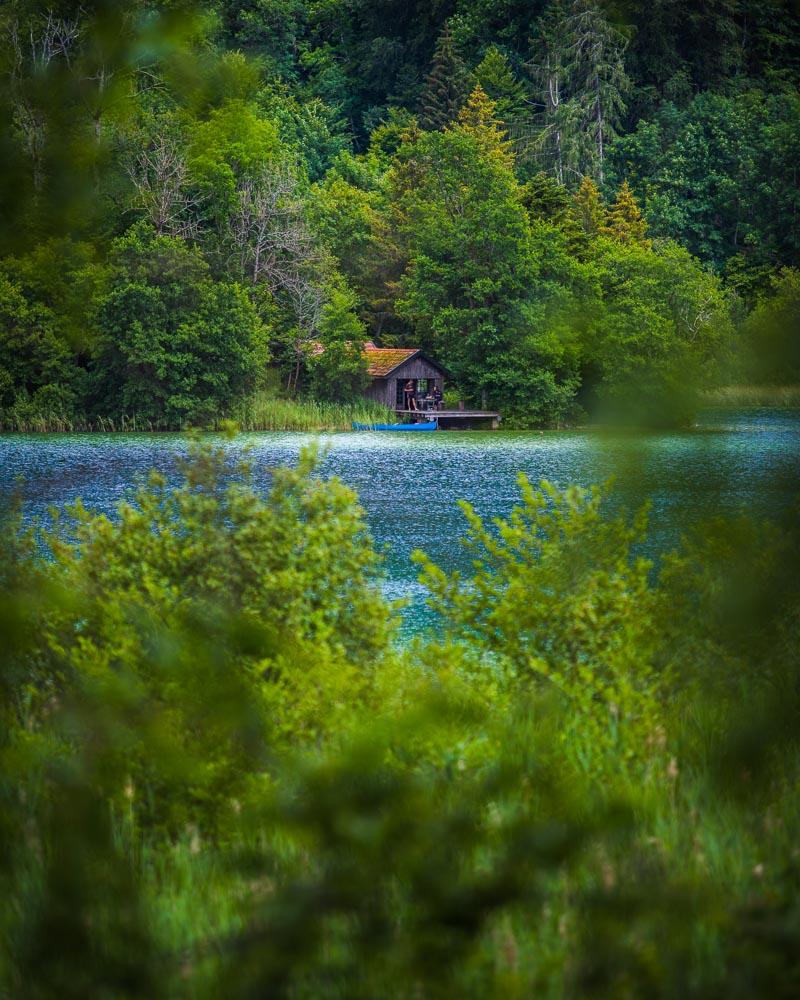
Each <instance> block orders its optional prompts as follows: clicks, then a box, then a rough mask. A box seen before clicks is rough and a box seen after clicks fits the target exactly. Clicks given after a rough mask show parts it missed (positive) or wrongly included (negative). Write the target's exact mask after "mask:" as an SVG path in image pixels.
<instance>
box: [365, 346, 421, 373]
mask: <svg viewBox="0 0 800 1000" xmlns="http://www.w3.org/2000/svg"><path fill="white" fill-rule="evenodd" d="M418 351H419V348H418V347H376V346H375V345H374V344H373V343H372V341H371V340H370V341H368V342H367V343H366V344H364V357H365V358H366V359H367V374H368V375H372V376H373V377H375V378H382V377H383V376H385V375H388V374H389V372H391V371H393V370H394V369H395V368H397V366H398V365H401V364H402V363H403V362H404V361H408V359H409V358H412V357H413V356H414V355H415V354H417V353H418Z"/></svg>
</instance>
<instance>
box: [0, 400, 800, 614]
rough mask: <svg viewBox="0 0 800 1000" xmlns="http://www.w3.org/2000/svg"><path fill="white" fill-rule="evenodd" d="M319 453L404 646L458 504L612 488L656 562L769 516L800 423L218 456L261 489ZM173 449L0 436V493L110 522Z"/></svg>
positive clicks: (34, 508) (489, 508)
mask: <svg viewBox="0 0 800 1000" xmlns="http://www.w3.org/2000/svg"><path fill="white" fill-rule="evenodd" d="M313 440H319V441H320V442H321V443H322V444H323V446H324V447H325V448H326V449H327V454H326V455H325V457H324V459H323V462H322V472H323V474H336V475H339V476H340V477H341V478H342V479H343V480H344V481H345V482H347V483H348V484H349V485H351V486H353V487H354V488H355V489H356V490H357V491H358V494H359V496H360V498H361V502H362V504H363V506H364V508H365V509H366V512H367V518H368V521H369V524H370V526H371V529H372V532H373V535H374V538H375V541H376V543H377V544H378V546H380V547H382V548H384V549H385V552H386V571H387V582H386V593H387V596H389V597H391V598H405V599H406V600H408V601H409V607H408V609H407V610H406V612H405V625H404V629H405V631H406V632H413V631H415V630H417V629H418V628H419V627H420V626H421V625H422V624H423V623H424V622H425V621H426V620H427V611H426V608H425V603H424V594H423V593H422V592H421V588H420V587H419V585H418V584H417V583H416V572H415V569H414V567H413V565H412V564H411V562H410V559H409V557H410V555H411V552H412V551H413V550H414V549H415V548H422V549H424V550H425V551H427V552H428V553H429V554H430V555H432V556H433V557H434V558H435V559H436V560H437V561H438V562H439V563H440V564H442V565H443V566H445V567H447V568H452V567H455V566H463V565H464V563H465V559H464V554H463V552H462V551H461V549H460V546H459V542H458V539H459V537H460V536H461V534H462V533H463V517H462V515H461V513H460V511H459V510H458V508H457V505H456V501H457V500H459V499H462V498H463V499H466V500H469V501H470V502H471V503H472V504H473V505H474V507H475V508H476V509H477V510H478V512H479V513H480V514H482V515H484V516H488V517H491V516H497V515H503V514H506V513H507V512H508V511H509V509H510V508H511V506H512V505H513V503H514V501H515V499H516V497H517V489H516V483H515V478H516V474H517V473H518V472H519V471H520V470H522V471H524V472H526V473H527V474H528V475H529V476H530V477H531V478H532V479H534V480H539V479H549V480H551V481H553V482H555V483H557V484H558V485H561V486H564V485H567V484H569V483H578V484H580V485H589V484H591V483H600V482H604V481H605V480H607V479H608V478H609V477H610V476H615V477H616V479H615V484H614V486H613V487H612V491H611V502H612V504H613V505H615V506H627V507H634V506H639V505H640V504H641V503H642V502H643V501H645V500H647V499H649V500H650V501H651V503H652V513H651V520H650V535H649V538H648V544H647V549H648V552H649V554H652V555H654V556H657V554H658V552H659V551H663V550H664V549H665V548H666V547H669V546H671V545H673V544H674V543H675V542H676V541H677V540H678V538H679V536H680V534H681V532H682V530H684V529H685V528H686V527H687V526H688V525H690V524H691V523H692V522H695V521H697V520H699V519H701V518H703V517H705V516H707V515H709V514H714V513H721V514H723V513H731V512H734V511H737V510H742V509H744V510H748V511H751V512H753V513H756V514H759V515H764V516H772V515H776V514H777V513H778V512H779V511H780V510H781V509H782V507H784V506H785V503H786V500H787V499H788V498H789V497H790V496H791V494H792V492H793V491H794V490H795V489H796V484H797V481H798V478H797V474H798V469H800V413H797V412H786V411H770V410H751V411H746V412H730V413H722V412H717V413H714V414H712V415H710V416H708V417H707V418H705V419H704V420H703V421H701V423H700V424H699V425H698V427H697V428H695V429H694V430H691V431H685V432H679V433H678V432H675V433H653V434H635V435H634V434H630V435H623V434H615V435H608V434H600V433H598V432H591V431H570V432H552V433H544V434H539V433H511V432H508V433H506V432H494V433H493V432H473V433H453V432H440V433H436V434H419V435H416V434H391V433H383V434H380V433H369V432H367V433H360V434H353V433H350V434H331V435H318V436H314V435H309V434H297V433H260V434H243V435H241V436H240V437H239V438H237V439H236V440H235V441H233V442H231V443H229V444H228V445H227V447H229V448H231V449H232V450H233V451H236V450H238V449H240V448H241V447H242V446H243V445H244V444H245V443H246V444H248V445H250V446H251V447H252V449H253V459H254V466H255V469H256V479H257V482H259V483H260V484H261V485H263V487H264V488H265V489H266V488H267V486H268V483H269V470H270V468H272V467H274V466H276V465H281V464H285V463H291V462H294V461H295V460H296V458H297V454H298V452H299V450H300V448H301V447H302V446H303V445H304V444H307V443H309V442H311V441H313ZM186 448H187V440H186V438H185V437H182V436H181V435H168V434H113V435H111V434H109V435H103V434H52V435H22V434H9V435H3V436H0V493H10V492H11V491H13V489H14V487H15V482H19V483H20V484H21V488H22V496H23V514H24V517H25V518H26V520H30V519H32V518H35V517H43V518H45V519H46V518H47V516H48V508H49V507H50V506H51V505H57V506H60V505H62V504H64V503H67V502H70V501H73V500H75V499H76V498H77V497H81V498H82V499H83V501H84V503H85V504H86V506H87V507H89V508H92V509H95V510H98V511H103V512H106V513H108V514H113V511H114V508H115V506H116V504H117V503H118V502H119V501H120V500H121V499H123V498H124V497H126V496H128V495H129V494H130V492H131V490H132V488H133V487H134V486H135V484H136V482H137V480H138V479H139V478H141V476H143V475H144V474H145V473H146V472H147V471H148V470H149V469H151V468H156V469H159V470H161V471H162V472H164V473H165V474H166V475H167V476H168V477H174V476H175V468H174V463H175V459H176V457H177V456H179V455H182V454H185V453H186Z"/></svg>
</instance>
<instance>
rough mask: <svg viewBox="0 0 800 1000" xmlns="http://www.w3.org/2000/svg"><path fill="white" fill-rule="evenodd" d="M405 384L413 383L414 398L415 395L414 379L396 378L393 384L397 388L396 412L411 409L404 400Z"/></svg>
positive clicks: (415, 385) (415, 382)
mask: <svg viewBox="0 0 800 1000" xmlns="http://www.w3.org/2000/svg"><path fill="white" fill-rule="evenodd" d="M406 382H413V384H414V396H415V397H416V394H417V380H416V379H415V378H412V379H408V378H398V379H395V384H396V386H397V391H396V393H395V402H396V404H397V409H398V410H409V409H411V407H410V406H409V404H408V400H407V399H406Z"/></svg>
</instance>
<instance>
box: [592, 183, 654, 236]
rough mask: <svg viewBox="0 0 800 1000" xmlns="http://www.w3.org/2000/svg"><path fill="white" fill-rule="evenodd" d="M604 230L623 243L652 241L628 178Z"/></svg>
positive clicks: (619, 192) (616, 199) (610, 211)
mask: <svg viewBox="0 0 800 1000" xmlns="http://www.w3.org/2000/svg"><path fill="white" fill-rule="evenodd" d="M603 232H604V233H607V234H608V235H609V236H613V237H614V239H617V240H619V241H620V242H621V243H643V244H649V242H650V241H649V240H648V239H647V223H646V222H645V220H644V219H643V217H642V213H641V210H640V209H639V206H638V204H637V203H636V198H634V196H633V191H631V189H630V186H629V185H628V182H627V181H626V180H625V181H623V182H622V186H621V187H620V189H619V191H618V192H617V197H616V198H615V200H614V204H613V205H612V206H611V208H610V209H609V210H608V215H607V216H606V223H605V225H604V226H603Z"/></svg>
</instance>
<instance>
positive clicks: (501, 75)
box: [472, 45, 527, 125]
mask: <svg viewBox="0 0 800 1000" xmlns="http://www.w3.org/2000/svg"><path fill="white" fill-rule="evenodd" d="M472 76H473V79H474V81H475V82H476V83H478V84H480V86H481V87H482V88H483V90H484V91H485V92H486V94H487V96H488V97H489V98H490V99H491V100H492V101H494V104H495V110H496V114H497V117H498V118H499V119H500V120H501V121H502V122H504V123H505V124H506V125H511V124H513V123H514V122H516V121H517V120H518V119H519V118H520V117H522V116H523V115H524V114H525V113H526V110H527V96H526V93H525V88H524V87H523V85H522V84H521V83H520V81H519V80H518V79H517V78H516V76H515V75H514V71H513V69H512V68H511V64H510V63H509V61H508V59H507V58H506V57H505V56H504V55H503V53H502V52H501V51H500V50H499V49H498V48H496V47H495V46H494V45H493V46H492V47H491V48H490V49H489V50H488V51H487V53H486V55H485V56H484V57H483V59H482V60H481V61H480V62H479V63H478V65H477V66H476V67H475V70H474V72H473V74H472Z"/></svg>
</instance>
